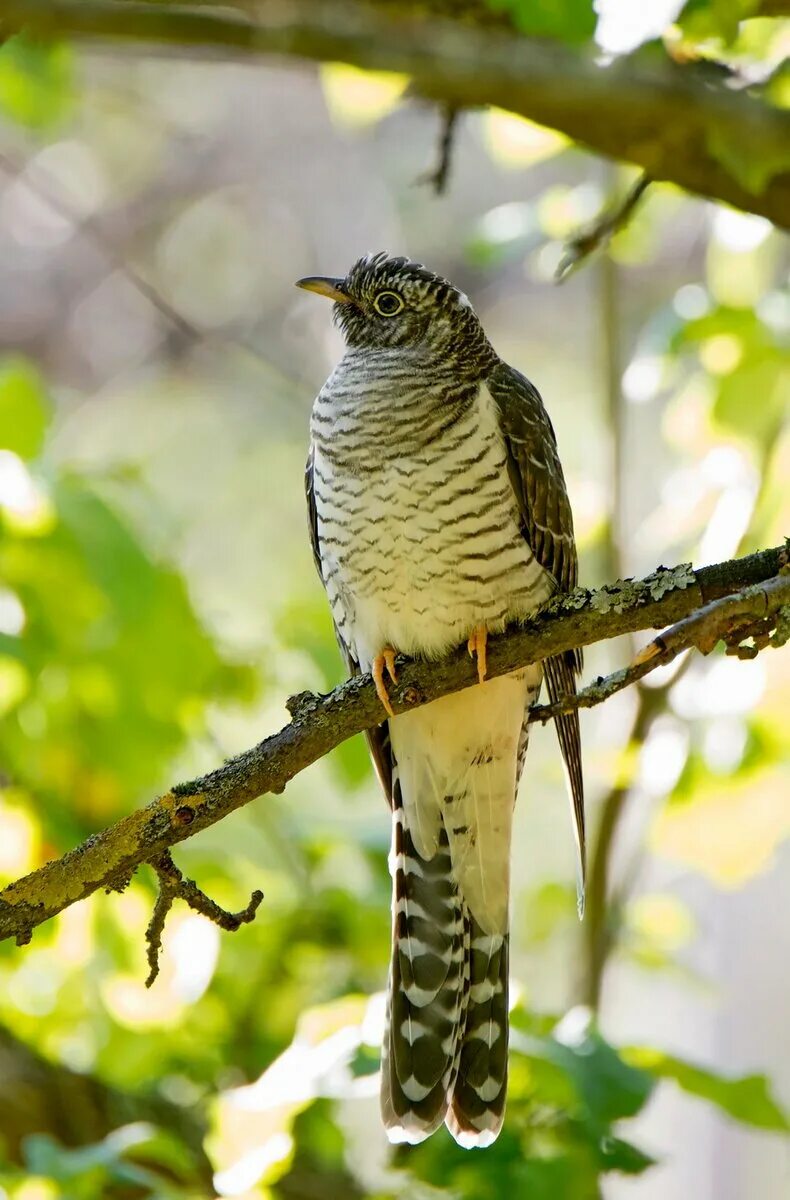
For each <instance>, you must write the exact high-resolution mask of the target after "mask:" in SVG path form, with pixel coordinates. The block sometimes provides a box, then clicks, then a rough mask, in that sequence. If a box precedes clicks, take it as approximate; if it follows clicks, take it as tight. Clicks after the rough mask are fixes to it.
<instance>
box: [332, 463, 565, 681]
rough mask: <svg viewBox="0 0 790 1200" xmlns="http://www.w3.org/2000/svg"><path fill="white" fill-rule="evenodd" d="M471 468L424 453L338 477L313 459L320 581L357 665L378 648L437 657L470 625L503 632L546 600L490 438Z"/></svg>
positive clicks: (547, 585)
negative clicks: (318, 489) (320, 482)
mask: <svg viewBox="0 0 790 1200" xmlns="http://www.w3.org/2000/svg"><path fill="white" fill-rule="evenodd" d="M477 466H478V468H479V469H478V470H477V471H476V472H475V471H466V472H463V471H460V470H455V469H453V463H452V462H449V463H448V462H447V461H446V460H445V459H443V458H442V456H441V455H437V456H436V457H435V458H433V459H430V458H427V457H426V456H425V455H422V456H419V457H415V458H407V457H402V458H395V459H392V460H390V461H389V462H386V463H382V464H381V465H380V466H377V468H376V469H375V471H373V472H371V473H370V474H368V475H365V476H355V477H351V476H349V477H335V476H333V474H332V471H331V466H330V465H329V464H320V463H319V469H321V470H322V473H323V475H324V478H325V480H326V481H327V483H326V484H325V486H324V489H323V495H321V496H319V498H318V522H319V539H320V541H321V552H322V559H323V562H324V575H325V582H326V583H327V591H328V593H329V599H330V603H331V604H332V608H333V613H334V615H335V620H336V622H337V623H338V625H340V623H341V621H343V622H344V627H343V628H341V635H342V636H343V637H344V640H346V641H347V642H348V644H349V645H351V646H352V648H353V649H354V651H355V656H356V657H357V659H358V661H359V662H360V664H361V665H362V666H368V665H369V663H370V661H371V660H372V658H373V657H375V655H376V654H378V653H379V652H380V651H381V650H382V649H383V647H384V646H392V647H394V648H395V649H396V650H398V651H401V652H403V653H404V654H409V655H420V656H423V657H428V658H431V657H437V658H438V657H441V656H442V655H443V654H445V653H446V652H447V651H448V650H449V649H450V648H451V647H452V646H454V645H457V644H458V643H460V642H462V641H464V640H466V638H467V637H468V636H469V634H470V633H471V631H472V630H473V629H474V628H475V627H476V626H478V625H485V626H486V628H487V629H488V630H489V631H491V632H496V631H498V630H501V629H502V628H504V626H505V625H506V624H507V622H508V621H509V620H512V619H514V618H517V617H519V616H525V615H528V614H529V613H531V612H534V611H535V609H536V608H537V607H539V605H540V604H541V603H543V601H544V600H545V599H546V598H547V596H548V595H549V593H550V590H551V588H550V582H549V580H548V577H547V576H546V575H545V573H544V571H543V570H542V568H541V567H540V566H539V565H538V564H537V562H536V561H535V559H534V558H533V556H532V554H531V551H530V549H529V546H528V545H527V543H526V541H525V540H524V538H523V536H522V534H521V531H520V529H519V525H518V516H517V512H516V509H515V500H514V498H513V494H512V491H511V489H510V483H509V479H508V475H507V469H506V465H505V461H504V453H503V452H501V453H499V452H498V447H497V446H496V445H495V444H492V446H491V448H490V453H488V454H486V455H485V456H484V458H483V459H482V460H481V462H480V463H478V464H477Z"/></svg>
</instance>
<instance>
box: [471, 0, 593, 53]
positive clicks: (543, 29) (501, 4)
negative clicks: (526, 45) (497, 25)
mask: <svg viewBox="0 0 790 1200" xmlns="http://www.w3.org/2000/svg"><path fill="white" fill-rule="evenodd" d="M488 4H489V6H490V7H491V8H492V9H494V11H495V12H506V13H508V15H509V16H510V17H511V19H512V21H513V24H514V25H515V26H516V28H517V29H518V30H519V31H520V32H521V33H525V34H528V35H529V36H530V37H547V38H557V39H558V40H559V41H562V42H569V43H577V42H588V41H589V40H590V39H591V38H592V36H593V34H594V33H595V26H596V23H597V17H596V14H595V9H594V7H593V3H592V0H488Z"/></svg>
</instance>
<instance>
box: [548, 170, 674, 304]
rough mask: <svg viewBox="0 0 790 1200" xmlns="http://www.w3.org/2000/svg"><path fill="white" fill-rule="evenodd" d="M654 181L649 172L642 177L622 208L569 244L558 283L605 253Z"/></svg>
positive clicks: (558, 271)
mask: <svg viewBox="0 0 790 1200" xmlns="http://www.w3.org/2000/svg"><path fill="white" fill-rule="evenodd" d="M651 183H652V180H651V178H650V176H649V175H648V174H647V172H644V173H643V174H642V175H640V176H639V178H638V179H637V181H636V183H635V184H634V186H633V187H632V188H631V190H630V191H629V192H628V193H627V195H626V196H625V199H624V200H622V201H621V202H620V204H617V205H615V206H614V207H613V208H610V209H608V210H607V211H606V212H605V213H604V214H603V216H601V217H598V218H597V219H596V220H595V221H594V222H593V224H592V225H590V226H588V227H587V228H586V229H583V230H579V232H577V233H576V234H574V236H573V237H572V238H569V240H568V241H567V242H566V243H565V252H564V254H563V256H562V258H561V259H560V263H559V266H558V267H557V270H556V272H555V274H554V278H555V280H556V281H557V283H564V282H565V280H566V279H568V278H569V276H571V275H572V274H573V273H574V271H576V270H578V268H579V267H580V266H582V264H583V263H584V262H585V261H586V260H587V259H588V258H589V257H590V255H592V254H595V253H596V252H597V251H599V250H603V249H605V248H606V247H607V246H608V245H609V243H610V241H611V240H612V238H613V237H614V235H615V234H616V233H619V232H620V230H621V229H623V228H624V227H625V225H627V224H628V222H629V220H630V219H631V216H632V214H633V212H634V209H635V208H636V206H637V204H638V203H639V201H640V200H641V199H642V197H643V196H644V194H645V192H646V191H647V189H648V188H649V186H650V184H651Z"/></svg>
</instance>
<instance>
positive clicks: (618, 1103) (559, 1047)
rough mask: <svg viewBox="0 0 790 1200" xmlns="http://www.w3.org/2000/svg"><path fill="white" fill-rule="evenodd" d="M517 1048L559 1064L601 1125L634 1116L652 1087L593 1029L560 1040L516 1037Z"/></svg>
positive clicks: (647, 1077) (535, 1058)
mask: <svg viewBox="0 0 790 1200" xmlns="http://www.w3.org/2000/svg"><path fill="white" fill-rule="evenodd" d="M574 1016H575V1013H572V1014H570V1015H569V1017H566V1018H565V1021H566V1022H567V1021H569V1020H571V1018H573V1017H574ZM561 1028H562V1024H561V1025H560V1029H561ZM516 1049H518V1050H520V1051H521V1053H523V1054H525V1055H526V1056H527V1059H528V1061H529V1060H532V1061H540V1060H542V1059H545V1060H547V1061H549V1062H551V1063H554V1064H555V1065H556V1066H557V1067H559V1068H560V1070H562V1071H563V1072H564V1074H565V1075H566V1076H567V1077H568V1079H569V1080H570V1081H571V1082H572V1084H573V1086H574V1088H575V1090H576V1093H577V1095H578V1096H579V1099H580V1100H581V1101H582V1102H583V1103H584V1105H585V1106H586V1109H587V1111H588V1113H589V1114H590V1116H591V1117H592V1118H593V1120H594V1122H595V1123H596V1125H600V1126H602V1127H603V1126H606V1125H609V1124H610V1123H611V1122H612V1121H618V1120H621V1119H622V1118H624V1117H633V1116H635V1115H636V1114H637V1113H638V1112H639V1110H640V1109H641V1108H642V1106H643V1105H644V1103H645V1101H646V1100H647V1098H648V1096H649V1095H650V1092H651V1091H652V1089H653V1081H652V1080H651V1079H650V1077H649V1076H648V1075H646V1074H645V1072H644V1071H641V1070H638V1069H636V1068H634V1067H632V1066H629V1065H628V1063H626V1062H624V1061H623V1059H622V1058H621V1057H620V1055H619V1054H618V1053H617V1051H616V1050H614V1049H613V1048H612V1046H610V1045H609V1043H608V1042H605V1041H604V1039H603V1038H602V1037H601V1035H600V1034H599V1033H597V1032H596V1031H595V1030H592V1029H587V1030H586V1031H585V1032H584V1033H583V1034H582V1035H581V1036H580V1037H579V1038H578V1039H577V1038H574V1039H573V1040H572V1041H568V1042H566V1041H559V1040H558V1038H557V1036H552V1037H546V1038H527V1039H526V1040H522V1039H521V1038H519V1039H518V1041H517V1042H516Z"/></svg>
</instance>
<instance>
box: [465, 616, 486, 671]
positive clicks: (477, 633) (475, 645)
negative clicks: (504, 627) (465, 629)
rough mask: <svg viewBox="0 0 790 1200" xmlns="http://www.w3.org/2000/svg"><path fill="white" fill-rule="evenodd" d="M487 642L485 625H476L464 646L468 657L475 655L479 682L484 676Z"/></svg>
mask: <svg viewBox="0 0 790 1200" xmlns="http://www.w3.org/2000/svg"><path fill="white" fill-rule="evenodd" d="M487 642H488V630H487V629H486V627H485V625H478V626H477V628H476V629H475V630H474V632H473V633H472V635H471V637H470V638H469V641H468V642H467V643H466V648H467V650H468V651H469V657H470V658H474V656H475V655H477V678H478V679H479V680H480V682H481V683H483V682H484V681H485V677H486V643H487Z"/></svg>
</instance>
